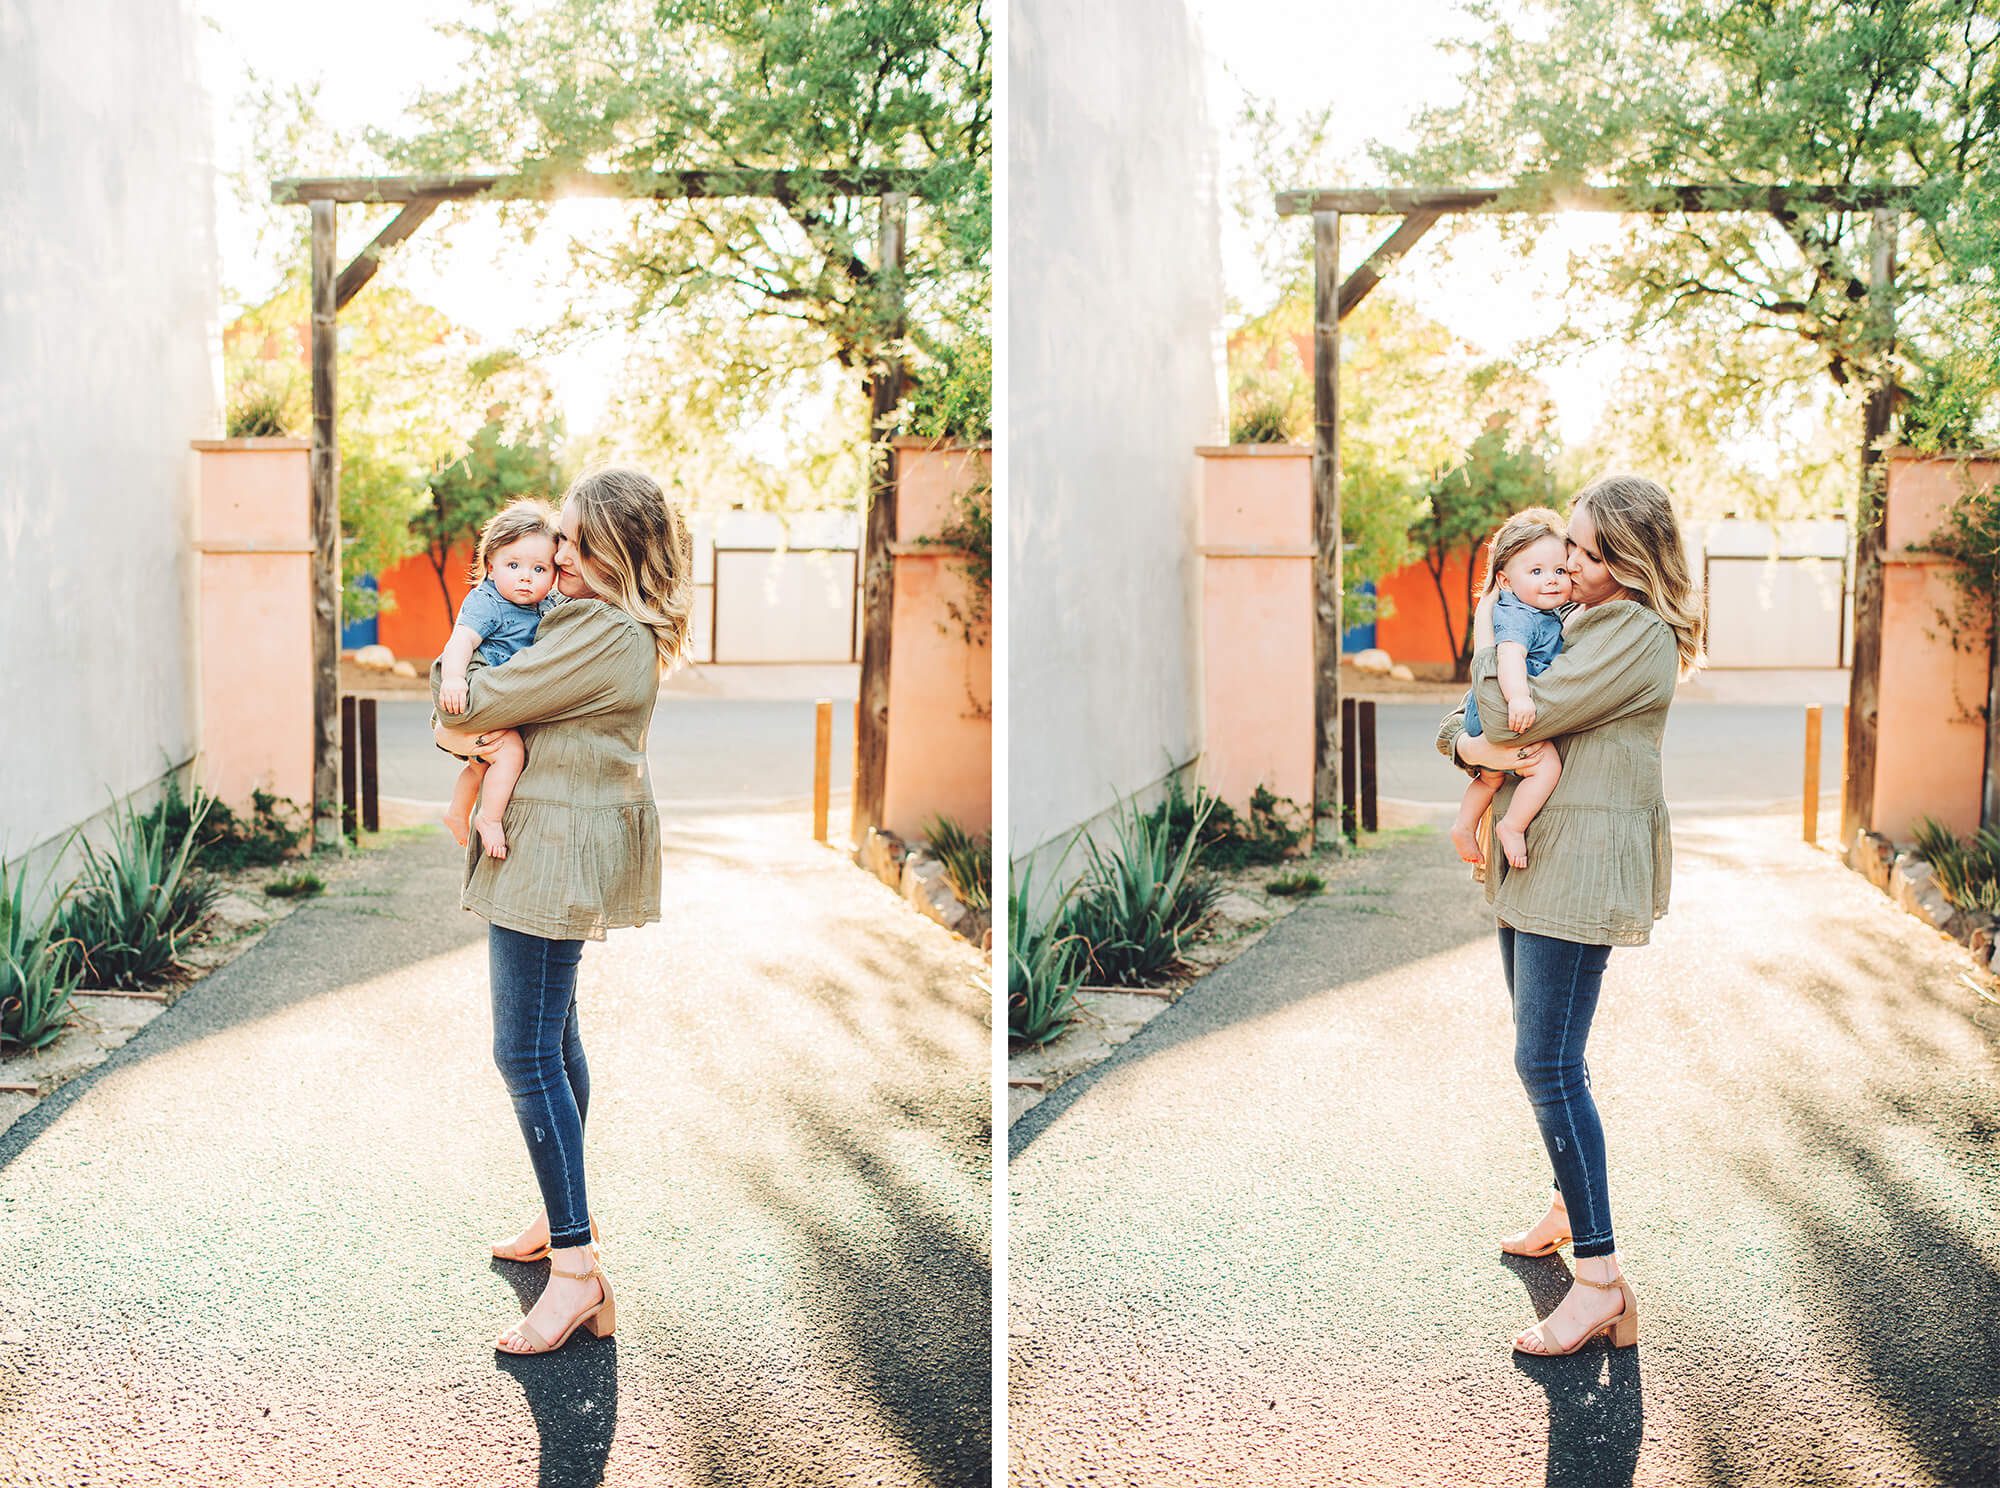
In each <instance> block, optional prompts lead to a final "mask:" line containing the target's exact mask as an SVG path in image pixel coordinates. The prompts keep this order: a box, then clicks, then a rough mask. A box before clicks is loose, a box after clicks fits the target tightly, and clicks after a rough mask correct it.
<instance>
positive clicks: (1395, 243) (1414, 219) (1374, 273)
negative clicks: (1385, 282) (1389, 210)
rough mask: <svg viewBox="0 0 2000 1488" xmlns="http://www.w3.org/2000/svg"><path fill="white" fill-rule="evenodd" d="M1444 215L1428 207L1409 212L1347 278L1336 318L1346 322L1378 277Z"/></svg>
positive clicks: (1374, 284) (1378, 281)
mask: <svg viewBox="0 0 2000 1488" xmlns="http://www.w3.org/2000/svg"><path fill="white" fill-rule="evenodd" d="M1443 215H1444V213H1442V212H1439V211H1435V210H1433V209H1431V208H1428V207H1427V208H1424V209H1423V210H1421V211H1416V212H1412V213H1410V215H1409V216H1407V217H1405V218H1404V219H1403V220H1402V221H1401V222H1400V223H1398V224H1397V226H1396V230H1395V231H1394V232H1392V233H1390V234H1389V236H1388V237H1387V238H1385V239H1383V242H1382V246H1381V247H1379V248H1377V249H1376V250H1375V251H1374V252H1373V253H1371V254H1369V255H1368V257H1367V258H1366V259H1365V260H1364V261H1363V262H1362V265H1361V267H1360V268H1358V269H1356V270H1355V271H1354V272H1353V273H1352V274H1349V275H1348V276H1347V282H1346V283H1345V284H1343V285H1341V286H1340V319H1342V320H1345V319H1347V315H1348V312H1349V311H1350V310H1352V309H1353V308H1354V307H1355V306H1356V305H1358V304H1360V303H1361V302H1362V301H1363V300H1365V299H1367V298H1368V292H1369V291H1370V290H1372V289H1373V288H1374V287H1375V286H1376V285H1378V284H1380V283H1381V282H1382V276H1383V275H1384V274H1386V273H1388V272H1389V270H1390V268H1391V267H1393V266H1394V264H1395V262H1396V260H1397V259H1399V258H1401V257H1402V256H1403V255H1404V254H1405V253H1408V252H1409V251H1410V250H1411V249H1412V248H1414V247H1415V246H1416V244H1417V239H1419V238H1421V237H1422V236H1423V235H1424V234H1425V233H1427V232H1429V231H1430V230H1431V228H1433V227H1434V226H1436V225H1437V220H1438V218H1440V217H1442V216H1443Z"/></svg>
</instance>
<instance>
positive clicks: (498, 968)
mask: <svg viewBox="0 0 2000 1488" xmlns="http://www.w3.org/2000/svg"><path fill="white" fill-rule="evenodd" d="M582 959H583V942H582V941H580V940H544V939H543V938H542V937H541V936H539V935H527V934H523V933H522V932H521V931H519V930H509V929H506V928H505V927H504V926H500V925H488V926H487V927H486V964H487V974H488V978H489V980H490V981H491V983H492V986H493V1062H494V1064H496V1065H497V1066H499V1069H500V1077H501V1078H502V1079H503V1080H504V1081H506V1084H507V1093H508V1094H509V1095H510V1096H512V1097H513V1099H514V1116H515V1119H516V1120H518V1121H519V1122H520V1123H521V1136H522V1137H523V1138H524V1139H525V1140H526V1141H527V1144H528V1158H529V1161H531V1162H532V1163H533V1164H534V1168H535V1182H536V1184H537V1185H539V1186H540V1188H541V1190H542V1203H543V1205H544V1206H545V1207H546V1208H547V1209H548V1211H549V1245H550V1247H551V1248H552V1249H561V1248H562V1247H564V1246H566V1245H588V1244H589V1243H590V1205H589V1203H588V1201H587V1200H586V1199H585V1196H584V1191H583V1119H584V1115H585V1113H586V1112H588V1111H589V1109H590V1068H589V1066H588V1065H586V1064H585V1063H584V1062H583V1036H582V1034H581V1033H580V1032H579V1031H578V1029H577V1020H576V968H577V963H578V962H579V961H581V960H582Z"/></svg>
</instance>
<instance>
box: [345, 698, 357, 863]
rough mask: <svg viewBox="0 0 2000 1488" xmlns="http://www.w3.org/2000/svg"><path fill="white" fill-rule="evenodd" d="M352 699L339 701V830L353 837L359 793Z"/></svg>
mask: <svg viewBox="0 0 2000 1488" xmlns="http://www.w3.org/2000/svg"><path fill="white" fill-rule="evenodd" d="M357 754H358V751H357V750H356V749H355V747H354V699H353V698H351V697H344V698H342V699H341V700H340V830H341V831H342V832H343V833H345V834H346V835H347V836H349V837H352V836H353V835H354V806H355V802H356V800H357V799H358V797H359V794H360V793H359V792H358V791H357V790H356V789H355V787H354V761H355V758H356V757H357Z"/></svg>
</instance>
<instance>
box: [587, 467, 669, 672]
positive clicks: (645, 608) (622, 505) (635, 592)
mask: <svg viewBox="0 0 2000 1488" xmlns="http://www.w3.org/2000/svg"><path fill="white" fill-rule="evenodd" d="M563 506H564V507H565V508H568V507H574V508H575V509H576V546H577V552H578V553H579V554H580V555H581V556H582V557H583V558H584V560H585V561H586V562H588V563H589V564H590V567H591V570H592V572H593V573H594V575H595V578H594V579H593V580H592V582H593V583H594V584H595V585H596V586H597V587H598V596H599V597H600V598H601V599H604V600H607V601H608V602H610V603H611V604H614V605H616V606H617V607H618V608H619V609H621V610H623V611H624V612H625V613H626V614H628V615H630V616H631V617H632V618H633V619H634V620H637V621H638V622H639V623H640V624H642V625H644V626H646V627H647V628H648V629H649V630H651V631H652V632H653V643H654V645H655V646H656V647H657V648H658V650H659V656H660V665H661V666H662V667H663V668H664V667H670V666H672V665H673V664H674V662H675V660H676V659H677V658H679V657H680V656H682V655H684V654H685V653H686V651H687V647H688V632H689V630H690V629H691V628H692V618H693V615H694V539H693V537H692V536H691V535H690V534H689V532H688V525H687V519H686V518H685V517H683V516H682V515H681V512H680V508H678V507H676V506H675V505H674V504H673V503H672V502H671V501H669V500H667V494H666V492H664V491H662V490H661V489H660V486H659V482H657V481H655V480H654V479H653V478H652V477H651V476H650V475H647V474H646V473H645V472H644V471H643V470H634V469H632V468H630V467H629V466H620V465H613V466H607V467H605V468H603V469H599V470H587V471H585V472H584V473H583V474H582V475H580V476H578V477H577V478H576V480H575V481H573V482H572V483H571V485H570V488H569V490H568V491H567V492H565V493H564V494H563Z"/></svg>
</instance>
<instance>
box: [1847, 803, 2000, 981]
mask: <svg viewBox="0 0 2000 1488" xmlns="http://www.w3.org/2000/svg"><path fill="white" fill-rule="evenodd" d="M1847 866H1848V867H1849V868H1852V869H1853V870H1854V871H1855V872H1856V873H1859V874H1860V875H1861V876H1862V877H1863V878H1865V879H1867V880H1868V881H1869V882H1870V883H1872V884H1873V885H1875V887H1876V888H1878V889H1880V890H1881V891H1882V892H1883V893H1885V894H1887V895H1888V896H1889V898H1890V900H1891V902H1893V903H1894V904H1896V905H1897V906H1898V907H1899V908H1901V909H1902V910H1903V911H1904V912H1905V913H1907V914H1910V915H1913V916H1914V917H1916V918H1917V919H1919V920H1922V921H1923V922H1924V923H1925V924H1926V925H1929V926H1930V927H1931V928H1932V929H1933V930H1936V931H1937V932H1938V933H1940V934H1942V935H1948V936H1950V937H1951V938H1952V939H1953V940H1955V941H1957V942H1958V943H1959V944H1960V945H1962V946H1964V947H1965V948H1966V949H1967V950H1969V951H1971V952H1972V959H1973V960H1974V961H1976V962H1978V963H1979V969H1980V970H1981V971H1985V972H1987V973H1989V974H1991V975H1994V976H2000V916H1996V915H1992V914H1988V913H1987V912H1986V911H1985V910H1983V909H1959V908H1957V907H1955V906H1954V905H1953V904H1952V902H1951V901H1950V900H1949V899H1947V898H1945V896H1944V890H1943V889H1942V888H1941V887H1940V886H1939V885H1938V882H1937V875H1936V872H1935V871H1934V870H1933V869H1932V868H1931V865H1930V864H1929V863H1927V862H1925V861H1924V860H1923V859H1922V858H1920V857H1918V856H1917V855H1916V853H1914V852H1911V851H1909V850H1908V849H1898V848H1897V846H1896V844H1895V843H1893V842H1891V841H1890V840H1889V839H1888V838H1887V837H1884V836H1883V835H1882V834H1881V833H1879V832H1856V833H1855V834H1854V843H1853V845H1852V846H1851V847H1849V848H1848V850H1847Z"/></svg>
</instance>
